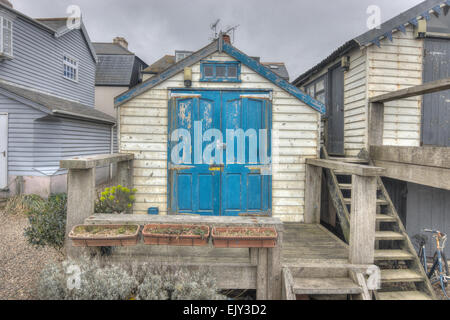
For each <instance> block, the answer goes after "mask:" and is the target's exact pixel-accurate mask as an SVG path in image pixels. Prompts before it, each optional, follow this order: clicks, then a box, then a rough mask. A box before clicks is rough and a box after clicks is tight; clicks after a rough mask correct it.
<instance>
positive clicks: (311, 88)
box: [306, 86, 315, 97]
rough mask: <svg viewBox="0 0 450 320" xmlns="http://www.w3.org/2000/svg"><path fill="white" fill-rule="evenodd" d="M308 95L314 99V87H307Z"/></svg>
mask: <svg viewBox="0 0 450 320" xmlns="http://www.w3.org/2000/svg"><path fill="white" fill-rule="evenodd" d="M306 93H307V94H308V95H309V96H311V97H314V95H315V94H314V86H309V87H307V88H306Z"/></svg>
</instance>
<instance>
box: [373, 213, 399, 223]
mask: <svg viewBox="0 0 450 320" xmlns="http://www.w3.org/2000/svg"><path fill="white" fill-rule="evenodd" d="M377 221H378V222H397V219H396V218H395V217H394V216H390V215H387V214H377Z"/></svg>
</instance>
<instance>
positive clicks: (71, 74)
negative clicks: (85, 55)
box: [63, 56, 78, 82]
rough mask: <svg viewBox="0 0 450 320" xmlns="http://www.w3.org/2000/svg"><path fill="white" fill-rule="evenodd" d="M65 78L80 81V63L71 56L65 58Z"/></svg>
mask: <svg viewBox="0 0 450 320" xmlns="http://www.w3.org/2000/svg"><path fill="white" fill-rule="evenodd" d="M63 64H64V78H66V79H68V80H72V81H75V82H77V81H78V61H77V60H76V59H73V58H71V57H69V56H64V60H63Z"/></svg>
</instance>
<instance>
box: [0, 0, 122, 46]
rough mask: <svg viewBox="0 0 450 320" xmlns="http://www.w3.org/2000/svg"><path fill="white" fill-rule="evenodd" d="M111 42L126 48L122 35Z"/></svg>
mask: <svg viewBox="0 0 450 320" xmlns="http://www.w3.org/2000/svg"><path fill="white" fill-rule="evenodd" d="M0 1H2V0H0ZM113 43H115V44H118V45H120V46H122V47H123V48H125V49H128V41H127V40H125V38H123V37H115V38H114V40H113Z"/></svg>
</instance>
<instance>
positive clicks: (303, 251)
mask: <svg viewBox="0 0 450 320" xmlns="http://www.w3.org/2000/svg"><path fill="white" fill-rule="evenodd" d="M284 228H285V231H284V237H283V248H282V256H283V264H289V265H292V264H297V263H300V264H302V263H311V262H321V261H323V260H327V261H328V262H330V261H332V262H337V263H347V262H348V246H347V245H346V244H345V243H344V242H342V241H341V240H340V239H338V238H337V237H335V236H334V235H333V234H331V233H330V232H329V231H328V230H326V229H325V228H324V227H323V226H320V225H310V224H299V223H296V224H292V223H290V224H284ZM131 256H133V259H136V257H138V259H139V260H141V261H148V260H150V261H159V262H161V263H170V264H174V263H189V264H199V265H200V264H204V263H205V262H207V263H208V264H209V265H216V264H220V265H222V264H225V265H226V264H233V265H248V264H250V263H251V261H250V255H249V250H248V249H217V248H214V247H213V246H212V245H211V244H210V245H209V246H208V247H166V246H146V245H144V244H140V245H138V246H137V247H129V248H127V247H123V248H117V249H116V251H115V253H114V258H115V259H117V260H118V261H127V260H129V259H130V257H131Z"/></svg>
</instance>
